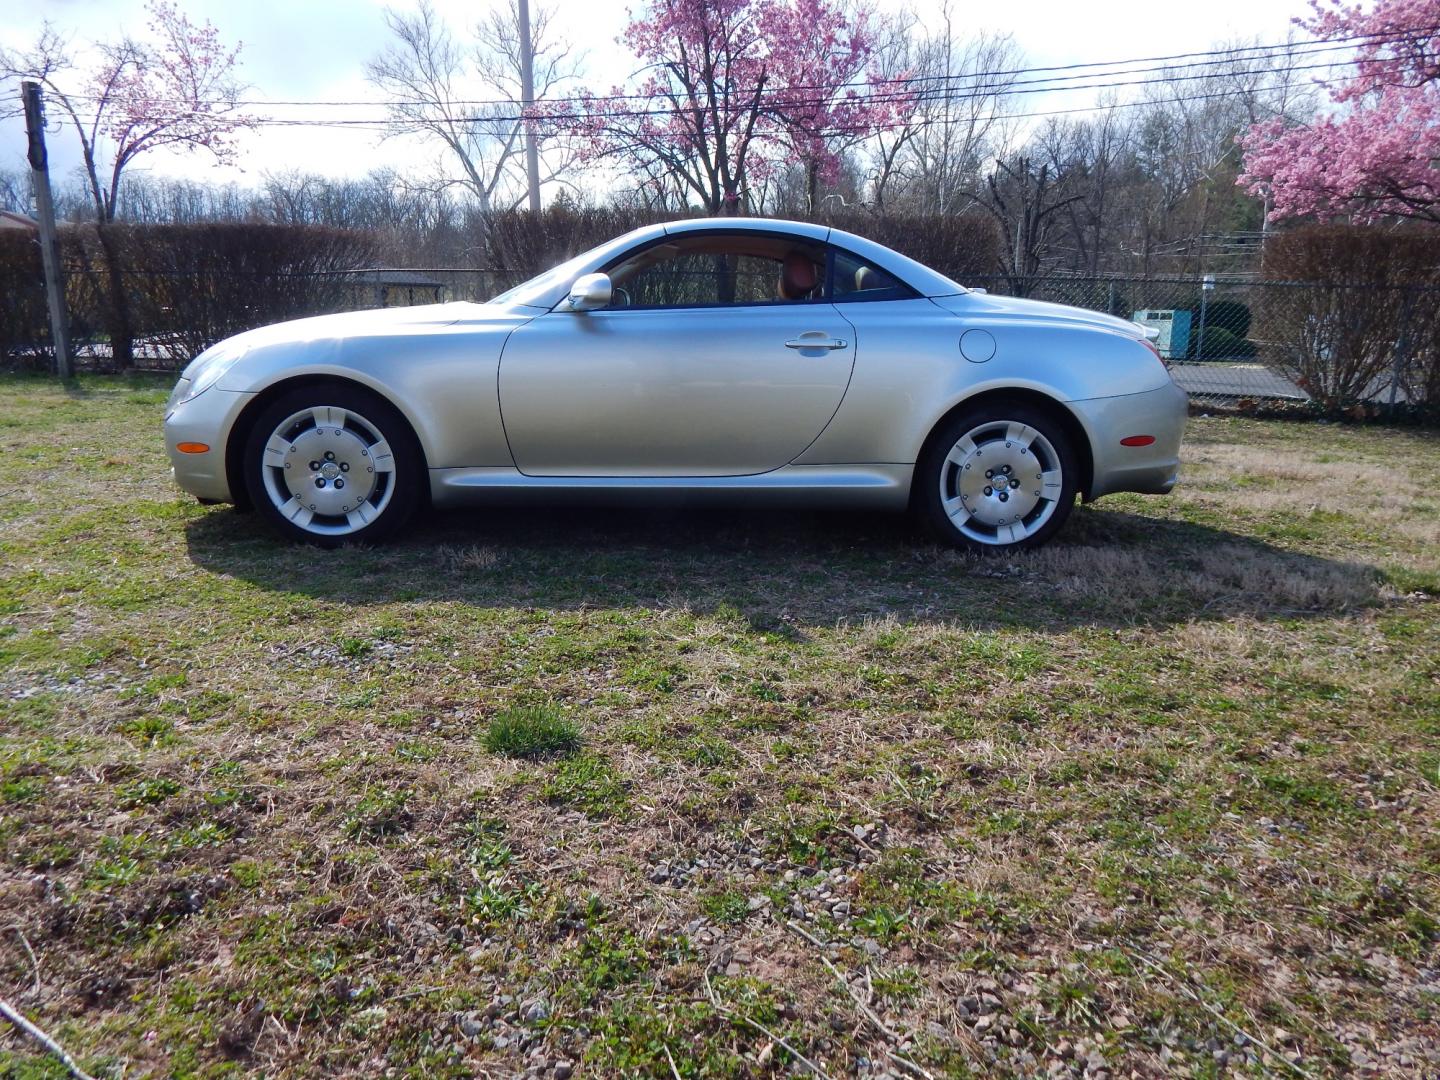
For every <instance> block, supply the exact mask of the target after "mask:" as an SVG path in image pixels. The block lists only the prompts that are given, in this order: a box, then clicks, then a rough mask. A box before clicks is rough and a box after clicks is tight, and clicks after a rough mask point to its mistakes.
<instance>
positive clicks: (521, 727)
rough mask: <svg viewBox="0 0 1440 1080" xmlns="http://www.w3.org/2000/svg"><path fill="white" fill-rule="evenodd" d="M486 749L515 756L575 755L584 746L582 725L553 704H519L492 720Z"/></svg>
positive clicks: (487, 734)
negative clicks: (581, 742)
mask: <svg viewBox="0 0 1440 1080" xmlns="http://www.w3.org/2000/svg"><path fill="white" fill-rule="evenodd" d="M485 748H486V749H487V750H489V751H490V752H491V753H494V754H504V755H505V756H506V757H514V758H542V757H553V756H556V755H560V754H573V753H574V752H575V751H576V750H578V749H579V748H580V728H579V726H578V725H577V724H576V723H575V722H574V721H573V720H571V719H569V718H568V717H566V716H565V715H564V714H563V713H561V712H560V710H559V709H557V708H556V707H555V706H553V705H522V706H517V707H515V708H510V709H506V710H504V711H503V712H501V713H499V714H498V715H496V717H495V719H493V720H491V721H490V729H489V730H488V731H486V732H485Z"/></svg>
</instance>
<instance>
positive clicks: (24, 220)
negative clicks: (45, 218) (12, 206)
mask: <svg viewBox="0 0 1440 1080" xmlns="http://www.w3.org/2000/svg"><path fill="white" fill-rule="evenodd" d="M0 229H29V230H30V231H31V232H39V231H40V223H39V222H38V221H36V220H35V219H34V218H32V217H30V216H28V215H26V214H17V213H15V212H14V211H13V210H0Z"/></svg>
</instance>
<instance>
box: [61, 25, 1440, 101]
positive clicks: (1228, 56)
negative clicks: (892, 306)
mask: <svg viewBox="0 0 1440 1080" xmlns="http://www.w3.org/2000/svg"><path fill="white" fill-rule="evenodd" d="M1418 32H1419V33H1425V34H1428V33H1440V26H1437V27H1432V28H1426V29H1422V30H1420V31H1418ZM1414 34H1415V32H1407V33H1404V34H1401V33H1399V32H1391V33H1379V34H1353V35H1347V36H1345V37H1337V38H1316V39H1310V40H1306V41H1299V42H1275V43H1270V44H1257V45H1240V46H1233V47H1230V48H1224V49H1208V50H1203V51H1196V52H1188V53H1172V54H1169V55H1162V56H1148V57H1134V58H1130V59H1124V60H1099V61H1088V62H1084V63H1076V64H1057V65H1048V66H1026V67H1016V68H998V69H995V70H991V71H976V72H961V73H954V74H945V75H906V76H897V77H895V78H890V79H880V80H872V79H864V80H852V81H848V82H842V83H836V84H833V85H831V84H795V85H793V86H790V87H784V88H779V89H777V90H774V91H767V93H774V94H784V93H789V92H793V91H796V90H802V91H803V90H826V91H834V90H846V89H855V90H861V89H873V88H874V87H875V86H877V85H879V86H887V87H888V86H907V85H912V84H927V83H941V84H944V83H953V82H961V83H963V82H967V81H978V80H980V79H990V78H1000V77H1004V76H1011V75H1015V76H1020V75H1037V74H1040V73H1043V72H1075V73H1076V74H1071V75H1053V76H1049V77H1042V78H1037V79H1031V80H1023V81H1016V82H1011V83H1006V84H1004V85H1005V86H1006V87H1009V86H1015V85H1036V86H1039V85H1040V84H1044V83H1063V82H1067V81H1071V80H1075V79H1098V78H1109V77H1111V76H1114V75H1125V74H1136V73H1151V72H1169V71H1172V70H1175V69H1176V68H1177V67H1178V68H1181V69H1183V68H1187V67H1189V68H1196V67H1214V66H1217V65H1220V64H1224V63H1230V62H1238V63H1249V62H1253V61H1259V60H1267V59H1270V58H1272V57H1275V56H1277V55H1288V56H1294V57H1299V58H1302V59H1303V58H1306V57H1309V56H1315V55H1321V54H1325V53H1332V52H1344V51H1351V50H1353V49H1355V48H1357V47H1359V46H1360V45H1361V44H1394V43H1398V42H1402V41H1409V40H1412V39H1413V37H1414ZM1212 57H1213V58H1214V59H1207V58H1212ZM1173 61H1184V62H1185V63H1180V64H1178V65H1177V64H1174V63H1172V62H1173ZM1120 65H1161V66H1151V67H1130V68H1122V69H1121V70H1116V71H1096V70H1090V69H1096V68H1114V67H1117V66H1120ZM1322 66H1330V65H1312V67H1322ZM1214 74H1224V73H1223V72H1216V73H1214ZM1203 77H1205V76H1204V75H1186V74H1184V73H1183V72H1177V73H1176V74H1175V75H1174V76H1173V78H1176V79H1180V78H1203ZM1094 85H1118V86H1124V85H1131V84H1127V83H1115V84H1087V85H1085V86H1057V87H1055V89H1089V88H1092V87H1093V86H1094ZM1035 92H1040V91H1039V90H1037V91H1035ZM70 96H71V97H72V98H74V99H75V100H83V101H92V102H94V101H98V100H99V98H98V97H97V96H95V95H91V94H75V95H70ZM595 97H596V99H597V100H600V99H603V100H606V101H653V100H656V99H658V98H660V97H663V95H662V94H657V93H654V92H648V93H640V92H637V93H628V94H604V95H595ZM161 101H162V102H163V101H164V99H161ZM171 103H172V104H174V103H176V102H175V99H171ZM231 104H233V106H234V107H236V108H244V107H259V106H269V107H305V106H322V107H326V108H367V107H375V106H379V107H382V108H383V107H387V106H389V105H390V104H391V102H388V101H341V100H310V101H302V100H276V101H267V100H262V99H258V98H256V99H237V100H236V101H234V102H233V103H231ZM448 104H450V105H453V106H490V105H501V106H512V107H513V106H514V104H515V102H514V99H512V98H468V99H452V100H451V101H450V102H448Z"/></svg>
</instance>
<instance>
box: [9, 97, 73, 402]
mask: <svg viewBox="0 0 1440 1080" xmlns="http://www.w3.org/2000/svg"><path fill="white" fill-rule="evenodd" d="M20 91H21V95H22V96H23V97H24V99H25V133H26V135H28V136H29V143H30V146H29V154H28V157H29V158H30V183H31V185H32V186H33V187H34V189H35V212H36V213H37V214H38V215H39V217H40V265H41V266H42V267H43V268H44V271H45V299H46V301H47V302H48V303H49V305H50V340H51V341H52V342H54V344H55V373H56V374H57V375H59V376H60V378H62V379H70V378H72V377H73V376H74V371H73V370H72V369H71V367H70V335H69V334H68V333H67V332H66V329H65V291H64V289H63V287H62V286H61V282H60V248H59V245H57V244H56V242H55V203H54V202H52V201H51V199H50V159H49V157H48V155H47V154H46V152H45V107H44V105H43V104H42V102H41V100H40V84H39V83H34V82H25V83H21V84H20Z"/></svg>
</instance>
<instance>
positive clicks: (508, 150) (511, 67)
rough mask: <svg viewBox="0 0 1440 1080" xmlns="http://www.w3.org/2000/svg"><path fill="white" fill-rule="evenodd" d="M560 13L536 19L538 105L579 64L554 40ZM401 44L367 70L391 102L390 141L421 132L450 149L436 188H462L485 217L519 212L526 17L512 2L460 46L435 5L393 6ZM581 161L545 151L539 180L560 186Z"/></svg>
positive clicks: (546, 144)
mask: <svg viewBox="0 0 1440 1080" xmlns="http://www.w3.org/2000/svg"><path fill="white" fill-rule="evenodd" d="M553 21H554V14H553V12H550V11H546V10H544V9H537V10H536V11H534V12H533V13H532V16H531V21H530V34H531V41H532V43H533V45H534V76H535V99H536V101H543V100H544V99H546V98H547V97H550V96H552V95H553V94H554V93H555V92H556V91H557V90H559V89H561V88H562V87H563V86H564V84H565V83H566V82H567V81H569V80H570V79H573V78H575V76H576V72H577V69H578V63H579V62H578V59H577V58H576V57H574V56H572V54H571V51H570V48H569V46H568V45H567V44H565V43H564V42H561V41H559V40H557V39H555V38H554V35H553V30H552V24H553ZM385 24H386V26H387V27H388V28H389V30H390V33H391V35H392V36H393V38H394V40H393V41H392V42H391V44H390V45H389V46H388V47H387V48H386V49H385V51H384V52H382V53H381V54H380V55H379V56H377V57H375V58H374V59H373V60H371V61H370V63H369V64H367V65H366V74H367V76H368V78H369V80H370V82H371V83H372V84H373V85H374V86H375V87H377V88H378V89H379V90H380V91H382V92H383V93H384V94H385V95H386V97H388V98H389V106H388V107H389V112H390V125H391V126H390V132H389V135H388V136H387V137H396V136H403V135H420V136H422V137H424V138H426V139H428V140H429V141H431V142H433V143H437V144H439V145H440V146H441V147H443V154H442V156H441V159H440V163H439V176H438V178H437V179H436V180H435V182H434V183H433V184H432V185H431V186H432V188H433V189H434V190H444V189H446V188H451V187H459V188H460V189H462V190H463V191H464V193H465V194H466V195H467V196H468V197H469V198H470V199H471V200H472V201H473V202H474V203H475V205H476V207H477V208H478V209H479V211H480V213H481V215H482V217H488V216H489V215H491V214H493V213H495V212H497V211H501V210H508V209H513V208H515V207H517V206H518V205H519V204H520V203H521V201H522V200H523V198H524V184H523V180H524V177H523V172H524V161H523V157H524V153H523V135H524V128H523V123H524V118H523V117H522V115H521V114H522V111H523V110H522V105H521V95H520V29H519V14H518V10H517V9H516V7H515V6H514V5H513V4H511V5H510V6H507V7H506V8H504V9H503V10H495V11H492V12H491V13H490V14H489V15H488V16H487V17H486V18H485V19H483V20H481V22H480V23H479V24H478V25H477V26H476V27H475V28H474V40H473V42H472V43H471V44H470V45H469V46H465V45H462V44H461V43H460V42H458V41H457V40H456V39H455V37H454V35H453V34H452V33H451V32H450V30H449V28H448V27H447V26H446V25H445V24H444V22H443V20H442V19H441V18H440V16H439V15H438V14H437V13H436V11H435V8H434V5H433V4H432V3H431V2H430V0H420V3H419V5H418V6H417V7H416V8H415V10H414V11H412V12H402V11H397V10H395V9H393V8H392V9H389V10H387V11H386V13H385ZM573 164H574V155H573V154H571V153H570V151H569V148H568V147H567V146H566V145H565V143H564V141H563V140H560V139H557V138H554V137H551V138H548V139H546V140H544V141H543V142H542V145H541V170H542V171H541V183H542V184H544V183H554V182H557V181H561V180H563V178H564V176H565V174H566V173H567V172H568V171H569V169H570V168H571V166H572V165H573Z"/></svg>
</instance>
